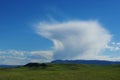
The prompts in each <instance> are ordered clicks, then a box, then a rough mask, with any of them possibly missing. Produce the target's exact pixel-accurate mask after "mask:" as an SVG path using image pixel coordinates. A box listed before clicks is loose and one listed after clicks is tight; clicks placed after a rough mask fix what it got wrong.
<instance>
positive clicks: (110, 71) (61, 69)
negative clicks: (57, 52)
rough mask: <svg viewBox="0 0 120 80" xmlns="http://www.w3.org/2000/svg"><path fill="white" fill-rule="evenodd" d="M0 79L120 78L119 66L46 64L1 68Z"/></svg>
mask: <svg viewBox="0 0 120 80" xmlns="http://www.w3.org/2000/svg"><path fill="white" fill-rule="evenodd" d="M0 80H120V66H119V65H111V66H97V65H83V64H48V66H47V68H45V69H43V68H41V67H38V68H35V67H32V68H28V67H19V68H12V69H2V68H1V69H0Z"/></svg>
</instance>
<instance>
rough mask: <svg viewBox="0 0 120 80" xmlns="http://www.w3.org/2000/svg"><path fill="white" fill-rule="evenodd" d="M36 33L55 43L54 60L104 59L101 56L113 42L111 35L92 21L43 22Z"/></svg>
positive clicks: (96, 22)
mask: <svg viewBox="0 0 120 80" xmlns="http://www.w3.org/2000/svg"><path fill="white" fill-rule="evenodd" d="M36 31H37V33H38V34H39V35H41V36H43V37H45V38H48V39H49V40H51V41H52V42H53V43H54V51H53V52H54V55H53V59H83V58H85V59H86V58H87V59H103V58H102V56H99V54H100V53H101V51H102V50H104V49H105V48H106V45H108V43H109V42H110V41H111V34H109V32H108V31H107V30H106V29H105V28H104V27H102V25H101V24H100V23H99V22H98V21H91V20H90V21H78V20H76V21H67V22H55V23H49V22H41V23H40V24H39V25H38V26H37V29H36ZM98 56H99V57H98ZM103 57H104V56H103Z"/></svg>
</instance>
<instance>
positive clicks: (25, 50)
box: [0, 0, 120, 64]
mask: <svg viewBox="0 0 120 80" xmlns="http://www.w3.org/2000/svg"><path fill="white" fill-rule="evenodd" d="M119 4H120V1H119V0H100V1H97V0H0V57H1V62H0V64H16V63H19V64H25V63H27V62H31V61H33V62H35V61H38V62H42V61H46V59H45V58H46V56H47V58H48V56H49V57H51V56H54V54H55V57H56V56H57V57H58V56H61V55H56V54H57V52H58V51H56V50H55V51H54V49H56V48H55V46H56V43H55V42H54V41H53V40H52V39H51V38H53V37H46V36H45V35H41V28H37V29H38V30H36V27H37V26H38V24H39V23H43V24H44V26H46V25H47V26H52V24H56V22H58V23H59V24H60V23H61V24H62V23H66V22H72V21H73V22H75V21H78V22H80V23H82V21H85V23H86V24H88V23H89V20H91V21H93V23H92V24H94V23H95V24H97V23H96V22H95V21H97V22H98V24H100V25H101V26H102V27H104V29H105V30H107V31H108V32H109V35H110V36H112V38H111V39H110V42H107V43H106V44H109V46H108V48H107V49H105V50H104V51H103V52H101V54H100V55H105V56H107V58H108V56H109V58H112V60H114V59H115V58H116V57H117V59H115V60H120V58H119V57H120V51H119V47H120V45H119V42H120V37H119V35H120V31H119V29H120V28H119V26H120V22H119V21H120V5H119ZM44 22H45V23H44ZM49 23H50V24H49ZM75 23H76V22H75ZM45 24H46V25H45ZM59 24H58V25H59ZM58 25H57V26H58ZM39 26H41V25H39ZM44 26H43V27H44ZM39 29H40V30H39ZM42 29H44V28H42ZM68 30H69V29H68ZM85 30H86V29H85ZM37 31H38V32H37ZM56 31H57V30H56ZM46 32H47V31H46ZM61 33H62V31H61ZM71 33H72V32H71ZM73 33H74V32H73ZM51 34H56V36H61V35H60V34H58V35H57V33H51ZM62 35H63V34H62ZM66 35H68V34H66ZM103 35H104V34H103ZM68 36H69V35H68ZM53 39H55V40H57V41H59V39H60V38H56V37H55V38H53ZM73 41H74V40H73ZM59 43H60V44H62V45H63V46H64V47H65V44H66V43H64V42H59ZM57 44H58V42H57ZM60 44H59V46H60ZM80 47H81V46H80ZM65 49H68V50H69V48H65ZM68 50H65V51H68ZM73 51H74V50H73ZM61 52H63V53H64V51H61ZM68 52H69V51H68ZM15 53H16V54H17V55H13V54H15ZM21 53H22V54H21ZM29 53H30V54H29ZM49 53H50V54H49ZM58 53H59V54H60V52H58ZM20 54H21V55H20ZM48 54H49V55H48ZM71 54H72V53H71ZM71 54H70V55H71ZM62 55H64V54H62ZM77 55H78V54H77ZM66 56H69V54H68V55H66ZM5 58H8V59H7V60H6V59H5ZM18 58H19V59H18ZM70 58H71V57H70ZM70 58H65V59H70ZM49 59H50V60H52V59H51V58H49ZM49 59H47V61H50V60H49ZM55 59H57V58H55ZM58 59H62V58H61V57H60V58H58ZM63 59H64V58H63ZM71 59H72V58H71ZM73 59H74V58H73ZM78 59H79V58H78ZM80 59H84V56H83V58H80ZM90 59H91V58H90ZM93 59H94V58H93Z"/></svg>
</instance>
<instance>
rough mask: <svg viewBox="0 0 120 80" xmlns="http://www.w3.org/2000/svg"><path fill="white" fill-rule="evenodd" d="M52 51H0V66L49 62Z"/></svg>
mask: <svg viewBox="0 0 120 80" xmlns="http://www.w3.org/2000/svg"><path fill="white" fill-rule="evenodd" d="M52 55H53V53H52V51H17V50H6V51H0V64H15V65H16V64H26V63H28V62H49V61H51V60H52Z"/></svg>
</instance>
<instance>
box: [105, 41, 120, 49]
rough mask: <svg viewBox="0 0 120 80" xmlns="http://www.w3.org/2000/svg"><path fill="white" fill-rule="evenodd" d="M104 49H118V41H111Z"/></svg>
mask: <svg viewBox="0 0 120 80" xmlns="http://www.w3.org/2000/svg"><path fill="white" fill-rule="evenodd" d="M106 49H108V50H110V51H120V42H112V43H111V44H109V45H107V46H106Z"/></svg>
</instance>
